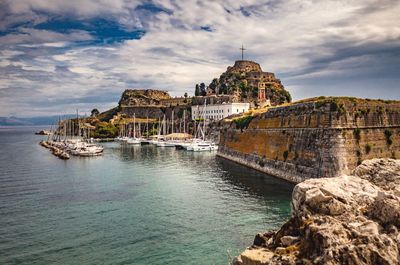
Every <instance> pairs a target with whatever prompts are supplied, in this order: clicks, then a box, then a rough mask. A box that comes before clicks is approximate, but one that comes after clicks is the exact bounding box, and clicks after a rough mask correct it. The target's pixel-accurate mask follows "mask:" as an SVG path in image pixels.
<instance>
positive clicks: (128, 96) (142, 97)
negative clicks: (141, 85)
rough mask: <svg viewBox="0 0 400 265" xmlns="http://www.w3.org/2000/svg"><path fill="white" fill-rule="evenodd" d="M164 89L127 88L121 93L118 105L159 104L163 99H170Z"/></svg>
mask: <svg viewBox="0 0 400 265" xmlns="http://www.w3.org/2000/svg"><path fill="white" fill-rule="evenodd" d="M170 98H171V96H170V95H169V94H168V92H166V91H161V90H155V89H127V90H125V91H124V93H122V96H121V99H120V101H119V102H118V104H119V106H120V107H122V108H123V107H133V106H136V107H138V106H154V105H156V106H157V105H160V101H161V100H163V99H170Z"/></svg>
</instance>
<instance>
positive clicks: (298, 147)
mask: <svg viewBox="0 0 400 265" xmlns="http://www.w3.org/2000/svg"><path fill="white" fill-rule="evenodd" d="M341 104H343V105H341ZM357 105H358V107H357V106H354V104H353V103H351V104H349V103H348V102H345V101H343V102H341V101H338V102H336V101H326V102H324V103H323V104H322V103H321V102H319V103H318V102H317V103H316V102H311V103H299V104H294V105H291V106H287V107H280V108H274V109H271V110H269V111H268V112H266V113H263V114H261V115H259V116H256V117H254V118H253V119H252V120H251V122H250V123H249V124H248V127H247V128H242V129H240V128H237V125H236V124H235V122H232V123H231V124H230V125H229V126H225V128H224V129H222V130H221V133H220V147H219V151H218V155H219V156H221V157H225V158H227V159H230V160H233V161H236V162H238V163H241V164H244V165H246V166H249V167H252V168H255V169H257V170H260V171H263V172H265V173H268V174H271V175H275V176H277V177H280V178H283V179H286V180H288V181H291V182H296V183H297V182H301V181H303V180H305V179H308V178H320V177H334V176H338V175H341V174H348V173H350V171H351V170H353V169H354V168H355V167H356V166H357V165H358V164H360V163H361V161H363V160H366V159H371V158H385V157H393V158H399V157H400V106H399V104H398V102H395V103H390V104H384V103H382V104H381V103H379V104H378V103H377V104H375V103H374V104H364V105H362V107H361V108H360V106H361V105H359V104H357ZM364 108H366V109H368V108H369V109H370V110H369V111H367V110H365V111H364ZM361 110H362V111H361Z"/></svg>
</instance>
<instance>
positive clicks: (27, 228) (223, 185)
mask: <svg viewBox="0 0 400 265" xmlns="http://www.w3.org/2000/svg"><path fill="white" fill-rule="evenodd" d="M37 129H38V128H25V127H24V128H10V129H0V144H1V146H2V151H3V152H1V153H0V161H1V166H2V170H1V172H0V184H1V185H0V193H1V197H2V198H4V200H6V201H7V203H6V204H3V206H2V207H3V208H2V212H3V213H4V216H3V217H2V218H0V234H1V235H2V236H3V240H2V244H1V247H0V251H1V252H3V253H5V252H4V251H7V255H6V256H2V257H1V258H0V261H1V263H2V264H10V263H12V264H13V263H19V264H32V263H37V264H44V263H45V264H49V263H52V264H72V263H75V264H78V263H81V264H82V263H85V264H100V263H102V264H112V263H126V264H190V263H192V264H206V263H207V261H205V260H204V253H207V260H212V261H213V262H214V263H215V264H227V263H228V261H229V260H231V257H233V256H235V255H237V254H238V253H239V252H240V251H241V250H242V249H243V248H244V247H246V246H247V243H248V242H249V241H250V240H252V238H253V237H254V231H259V230H262V229H264V228H266V227H267V228H270V229H276V228H278V227H279V224H280V223H281V222H283V221H284V220H286V219H287V218H288V217H289V216H290V206H289V201H290V195H291V191H292V188H293V185H291V184H289V183H286V182H284V181H280V180H277V179H276V178H274V177H271V176H265V175H263V174H260V173H258V172H257V171H253V170H250V171H249V170H248V169H247V168H245V167H242V166H238V165H236V164H234V163H232V162H229V161H226V160H223V159H219V158H218V157H216V156H215V152H186V151H183V150H176V149H175V148H169V147H157V146H156V145H152V144H148V145H130V144H126V143H121V142H117V141H113V142H101V143H96V144H99V145H101V146H102V147H104V151H103V154H102V155H101V156H95V157H89V158H87V157H86V158H85V157H82V158H81V157H75V156H71V158H70V159H69V160H68V161H63V160H61V159H58V158H56V157H54V156H53V155H52V154H51V153H50V152H49V150H48V149H46V148H43V147H42V146H40V145H39V144H38V142H39V141H40V139H43V140H46V139H47V136H37V135H34V134H33V132H34V131H35V130H37ZM16 156H17V157H18V159H16ZM209 223H212V224H213V225H209ZM50 229H51V231H52V232H51V233H50V232H47V231H49V230H50ZM37 242H40V243H37Z"/></svg>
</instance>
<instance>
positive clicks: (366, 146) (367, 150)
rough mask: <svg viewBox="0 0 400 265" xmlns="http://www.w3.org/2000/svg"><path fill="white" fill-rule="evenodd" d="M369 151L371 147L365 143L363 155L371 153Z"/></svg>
mask: <svg viewBox="0 0 400 265" xmlns="http://www.w3.org/2000/svg"><path fill="white" fill-rule="evenodd" d="M371 149H372V146H371V145H370V144H369V143H367V144H366V145H365V153H367V154H369V152H371Z"/></svg>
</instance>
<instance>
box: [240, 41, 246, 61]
mask: <svg viewBox="0 0 400 265" xmlns="http://www.w3.org/2000/svg"><path fill="white" fill-rule="evenodd" d="M239 50H242V61H243V52H244V50H246V49H245V48H244V47H243V44H242V48H239Z"/></svg>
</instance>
